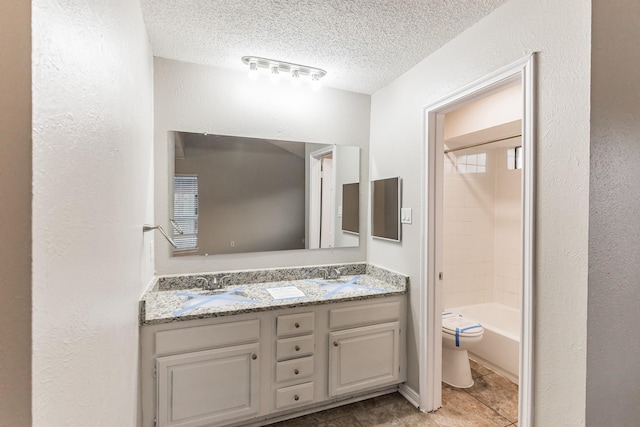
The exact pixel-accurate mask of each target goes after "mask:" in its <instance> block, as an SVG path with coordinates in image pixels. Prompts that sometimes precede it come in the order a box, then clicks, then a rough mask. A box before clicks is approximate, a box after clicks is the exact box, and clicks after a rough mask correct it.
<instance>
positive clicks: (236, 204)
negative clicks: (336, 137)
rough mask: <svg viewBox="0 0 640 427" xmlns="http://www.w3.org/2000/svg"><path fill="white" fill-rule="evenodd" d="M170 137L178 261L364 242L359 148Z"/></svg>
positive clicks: (179, 134)
mask: <svg viewBox="0 0 640 427" xmlns="http://www.w3.org/2000/svg"><path fill="white" fill-rule="evenodd" d="M169 140H170V141H169V142H170V147H171V148H172V151H173V155H172V156H170V159H171V162H172V164H171V165H170V168H171V169H172V171H171V173H170V174H169V176H170V178H171V182H170V185H169V189H170V191H169V193H170V194H169V198H170V201H169V206H170V216H171V223H172V227H173V233H172V234H173V238H174V240H175V242H176V244H177V245H178V249H174V250H173V255H174V256H183V255H214V254H229V253H244V252H263V251H281V250H292V249H323V248H344V247H357V246H358V245H359V244H360V238H359V233H358V231H359V203H360V202H359V198H358V195H359V181H360V149H359V147H352V146H342V145H330V144H314V143H305V142H297V141H279V140H271V139H269V140H267V139H260V138H246V137H238V136H230V135H208V134H201V133H189V132H176V131H172V132H169ZM353 198H356V199H355V200H353ZM343 220H344V224H343Z"/></svg>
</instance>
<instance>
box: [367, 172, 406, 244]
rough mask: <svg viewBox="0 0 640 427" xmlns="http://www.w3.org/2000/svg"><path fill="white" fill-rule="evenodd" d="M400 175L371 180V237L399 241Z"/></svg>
mask: <svg viewBox="0 0 640 427" xmlns="http://www.w3.org/2000/svg"><path fill="white" fill-rule="evenodd" d="M400 185H401V180H400V177H395V178H387V179H378V180H375V181H371V228H372V231H371V234H372V236H373V237H376V238H379V239H385V240H392V241H394V242H399V241H400V207H401V196H402V193H401V187H400Z"/></svg>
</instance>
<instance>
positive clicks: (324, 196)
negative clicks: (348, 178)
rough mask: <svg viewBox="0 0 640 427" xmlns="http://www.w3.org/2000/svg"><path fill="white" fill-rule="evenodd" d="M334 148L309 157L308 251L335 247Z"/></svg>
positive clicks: (316, 152) (314, 153) (315, 152)
mask: <svg viewBox="0 0 640 427" xmlns="http://www.w3.org/2000/svg"><path fill="white" fill-rule="evenodd" d="M334 159H335V146H334V147H328V148H326V149H322V150H318V151H314V152H313V153H311V155H310V158H309V160H310V170H311V174H310V196H309V198H310V199H309V249H319V248H333V247H334V245H335V236H334V224H335V214H334V212H335V195H334V192H335V182H336V177H335V171H334V168H333V162H334Z"/></svg>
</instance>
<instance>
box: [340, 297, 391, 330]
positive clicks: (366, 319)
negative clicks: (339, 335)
mask: <svg viewBox="0 0 640 427" xmlns="http://www.w3.org/2000/svg"><path fill="white" fill-rule="evenodd" d="M399 318H400V302H398V301H392V302H385V303H381V304H369V305H361V306H357V307H347V308H336V309H333V310H329V328H331V329H334V328H350V327H353V326H363V325H368V324H372V323H386V322H392V321H394V320H398V319H399Z"/></svg>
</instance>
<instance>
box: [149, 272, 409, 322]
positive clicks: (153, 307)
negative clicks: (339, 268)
mask: <svg viewBox="0 0 640 427" xmlns="http://www.w3.org/2000/svg"><path fill="white" fill-rule="evenodd" d="M382 279H383V278H381V277H380V276H379V275H374V274H357V275H348V276H343V277H341V278H340V279H339V280H323V279H299V280H280V281H271V282H264V283H251V284H241V283H240V284H234V285H229V286H225V287H224V288H223V289H221V290H218V291H207V290H204V289H203V288H194V287H191V288H186V289H168V290H158V287H157V286H155V287H153V288H152V289H151V290H149V291H147V292H146V293H145V294H144V295H143V296H142V299H141V301H140V324H141V325H154V324H161V323H169V322H178V321H183V320H193V319H204V318H209V317H220V316H230V315H234V314H242V313H253V312H261V311H268V310H275V309H279V308H291V307H301V306H311V305H319V304H328V303H335V302H341V301H355V300H363V299H368V298H380V297H385V296H389V295H401V294H404V293H406V290H407V286H406V282H402V281H401V282H400V283H398V281H392V280H389V281H387V280H382ZM394 282H395V283H394ZM287 286H295V287H296V288H297V289H299V290H300V291H302V293H304V295H305V296H304V297H296V298H288V299H274V298H273V297H272V295H271V294H270V293H269V292H268V291H267V289H271V288H283V287H287ZM280 290H282V289H280Z"/></svg>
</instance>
